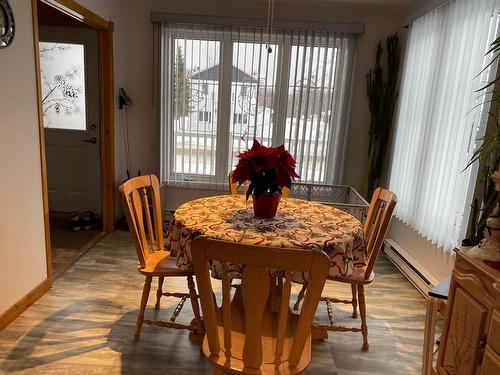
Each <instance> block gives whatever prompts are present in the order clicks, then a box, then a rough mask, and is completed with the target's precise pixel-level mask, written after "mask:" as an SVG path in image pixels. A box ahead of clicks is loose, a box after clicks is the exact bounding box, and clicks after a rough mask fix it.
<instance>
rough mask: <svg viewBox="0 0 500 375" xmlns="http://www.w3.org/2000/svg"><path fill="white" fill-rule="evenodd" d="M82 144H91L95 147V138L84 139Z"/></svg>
mask: <svg viewBox="0 0 500 375" xmlns="http://www.w3.org/2000/svg"><path fill="white" fill-rule="evenodd" d="M84 142H87V143H92V144H94V145H95V144H96V143H97V138H96V137H92V138H90V139H86V140H85V141H84Z"/></svg>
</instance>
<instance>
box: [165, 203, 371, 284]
mask: <svg viewBox="0 0 500 375" xmlns="http://www.w3.org/2000/svg"><path fill="white" fill-rule="evenodd" d="M200 235H203V236H207V237H210V238H214V239H220V240H225V241H233V242H235V243H241V244H251V245H259V246H277V247H287V248H297V249H321V250H322V251H324V252H325V253H326V254H327V255H328V257H329V258H330V270H329V276H331V277H335V276H349V275H350V274H351V273H352V272H353V269H354V268H355V267H362V266H364V265H365V263H366V257H367V254H366V251H365V244H364V238H363V227H362V224H361V223H360V222H359V220H357V219H356V218H354V217H353V216H352V215H350V214H348V213H346V212H344V211H342V210H340V209H337V208H334V207H331V206H326V205H323V204H320V203H317V202H311V201H305V200H301V199H294V198H282V199H281V201H280V203H279V206H278V212H277V214H276V216H275V217H274V218H273V219H259V218H256V217H255V216H254V212H253V207H252V202H251V200H249V201H246V200H245V197H244V196H241V195H238V196H232V195H220V196H214V197H207V198H201V199H196V200H193V201H190V202H187V203H185V204H183V205H181V206H180V207H179V208H178V209H177V210H176V211H175V213H174V217H173V219H172V222H171V225H170V228H169V231H168V236H167V244H168V246H169V248H170V251H171V255H172V256H175V257H176V259H177V266H178V267H179V268H181V269H191V268H192V267H193V266H192V257H191V241H192V240H193V239H194V238H196V237H197V236H200ZM221 272H222V271H221V267H220V265H219V264H217V263H216V262H214V264H213V265H212V276H214V277H216V278H217V277H220V275H221ZM229 272H230V274H231V277H238V274H239V273H240V272H241V266H240V265H230V268H229ZM294 281H297V282H301V281H302V282H303V281H307V275H296V276H294Z"/></svg>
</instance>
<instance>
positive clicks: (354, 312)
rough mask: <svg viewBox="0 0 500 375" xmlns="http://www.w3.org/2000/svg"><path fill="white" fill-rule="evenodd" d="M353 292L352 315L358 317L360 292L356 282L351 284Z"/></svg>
mask: <svg viewBox="0 0 500 375" xmlns="http://www.w3.org/2000/svg"><path fill="white" fill-rule="evenodd" d="M351 292H352V317H353V318H357V317H358V297H357V295H358V293H357V291H356V284H351Z"/></svg>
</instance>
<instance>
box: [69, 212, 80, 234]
mask: <svg viewBox="0 0 500 375" xmlns="http://www.w3.org/2000/svg"><path fill="white" fill-rule="evenodd" d="M69 225H70V227H71V229H73V230H74V231H75V232H77V231H79V230H80V229H81V227H82V226H81V223H80V214H79V213H78V212H72V213H71V214H70V215H69Z"/></svg>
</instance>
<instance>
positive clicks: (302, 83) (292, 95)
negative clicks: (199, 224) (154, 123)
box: [159, 24, 355, 188]
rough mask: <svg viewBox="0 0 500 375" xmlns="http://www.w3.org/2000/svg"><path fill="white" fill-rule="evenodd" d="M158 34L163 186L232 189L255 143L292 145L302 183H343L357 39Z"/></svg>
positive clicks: (184, 31)
mask: <svg viewBox="0 0 500 375" xmlns="http://www.w3.org/2000/svg"><path fill="white" fill-rule="evenodd" d="M159 27H160V30H161V38H160V48H159V52H160V53H159V60H160V61H159V71H160V82H161V85H160V86H161V87H160V105H159V110H160V155H161V160H160V166H161V176H162V179H163V181H165V182H167V183H168V184H169V185H174V186H197V187H208V188H214V187H215V188H221V187H224V188H225V187H226V185H227V175H228V172H229V171H230V170H232V169H234V165H235V164H236V163H237V158H236V157H237V155H238V154H239V152H241V151H243V150H245V149H248V148H249V147H251V145H252V143H253V139H254V138H257V139H258V140H259V141H261V142H262V143H263V144H264V145H267V146H271V145H273V146H277V145H281V144H284V145H285V147H286V148H287V149H288V150H289V151H290V152H291V154H292V155H293V156H294V157H295V158H296V160H297V171H298V173H299V174H300V175H301V181H303V182H315V183H334V182H339V181H340V179H341V176H342V165H343V155H344V150H343V146H344V141H345V135H346V126H347V122H348V104H349V96H350V95H349V94H350V86H351V75H352V65H353V52H354V43H355V37H354V34H346V33H335V32H326V31H321V32H320V31H296V32H295V31H294V32H292V31H286V32H284V31H283V32H282V31H273V32H272V33H271V34H270V35H269V34H268V33H267V31H266V30H264V29H260V28H253V29H252V28H240V27H227V26H226V27H222V26H207V25H191V24H163V25H161V26H159ZM269 51H270V53H269Z"/></svg>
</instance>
